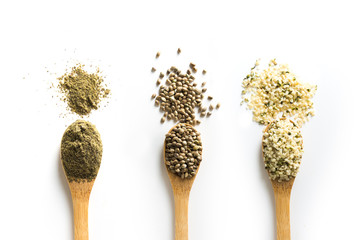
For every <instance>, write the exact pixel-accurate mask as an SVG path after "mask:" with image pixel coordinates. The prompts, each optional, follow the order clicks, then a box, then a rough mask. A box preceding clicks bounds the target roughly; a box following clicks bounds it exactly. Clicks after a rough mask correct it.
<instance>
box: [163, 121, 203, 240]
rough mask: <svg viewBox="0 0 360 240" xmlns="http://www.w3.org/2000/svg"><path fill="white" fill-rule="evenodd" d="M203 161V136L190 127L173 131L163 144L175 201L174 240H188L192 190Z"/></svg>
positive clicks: (182, 125) (187, 125)
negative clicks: (189, 207) (189, 206)
mask: <svg viewBox="0 0 360 240" xmlns="http://www.w3.org/2000/svg"><path fill="white" fill-rule="evenodd" d="M201 160H202V144H201V138H200V134H199V133H198V132H197V131H196V130H195V129H194V128H193V127H192V126H191V125H189V124H184V123H180V124H178V125H176V126H174V127H173V128H172V129H170V131H169V133H168V134H166V138H165V142H164V161H165V166H166V169H167V173H168V175H169V179H170V182H171V185H172V189H173V193H174V201H175V240H188V205H189V196H190V190H191V187H192V185H193V183H194V180H195V177H196V174H197V172H198V171H199V166H200V162H201Z"/></svg>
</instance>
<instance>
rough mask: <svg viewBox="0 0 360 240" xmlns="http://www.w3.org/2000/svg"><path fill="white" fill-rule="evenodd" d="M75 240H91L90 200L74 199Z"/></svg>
mask: <svg viewBox="0 0 360 240" xmlns="http://www.w3.org/2000/svg"><path fill="white" fill-rule="evenodd" d="M73 208H74V230H75V231H74V236H75V240H89V229H88V209H89V198H83V197H82V198H78V197H74V198H73Z"/></svg>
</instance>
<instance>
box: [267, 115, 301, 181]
mask: <svg viewBox="0 0 360 240" xmlns="http://www.w3.org/2000/svg"><path fill="white" fill-rule="evenodd" d="M262 145H263V147H262V148H263V159H264V164H265V169H266V170H267V172H268V174H269V177H270V179H271V180H277V181H279V182H282V181H289V180H290V179H292V178H295V177H296V174H297V173H298V171H299V167H300V163H301V158H302V155H303V153H304V151H303V140H302V136H301V132H300V129H299V128H298V127H297V125H296V124H295V123H294V122H291V121H290V120H289V119H285V118H282V119H279V120H275V121H273V122H272V123H270V124H269V125H268V127H267V128H266V129H265V131H264V136H263V140H262Z"/></svg>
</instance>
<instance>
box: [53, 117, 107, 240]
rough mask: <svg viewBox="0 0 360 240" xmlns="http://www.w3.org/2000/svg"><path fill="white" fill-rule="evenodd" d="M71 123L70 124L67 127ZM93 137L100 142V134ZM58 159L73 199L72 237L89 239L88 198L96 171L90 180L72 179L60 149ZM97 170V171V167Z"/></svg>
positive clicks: (79, 123) (77, 122)
mask: <svg viewBox="0 0 360 240" xmlns="http://www.w3.org/2000/svg"><path fill="white" fill-rule="evenodd" d="M83 122H84V121H79V120H78V121H76V122H75V123H73V124H78V125H79V126H80V125H81V124H83ZM73 124H72V125H73ZM72 125H70V126H69V128H70V127H71V126H72ZM85 125H87V126H88V127H92V128H93V131H95V132H97V130H96V128H95V126H93V125H92V124H90V123H86V122H85ZM69 128H68V129H69ZM67 131H68V130H66V131H65V133H64V136H65V134H67ZM72 134H74V133H72ZM97 134H98V132H97ZM94 138H98V139H97V140H98V141H100V144H101V139H100V135H99V136H94ZM63 140H64V137H63ZM63 140H62V143H61V144H63ZM93 140H94V141H95V139H93ZM94 152H95V151H92V154H93V155H95V153H94ZM65 156H66V155H64V157H65ZM100 158H101V154H100ZM60 159H61V165H62V167H63V170H64V173H65V176H66V179H67V182H68V184H69V188H70V192H71V196H72V201H73V209H74V239H75V240H89V229H88V209H89V199H90V193H91V190H92V187H93V185H94V182H95V179H96V176H97V172H96V174H95V176H94V178H93V179H92V180H91V181H88V180H87V179H76V180H79V181H72V180H70V178H69V177H68V176H67V174H66V171H65V168H64V161H63V156H62V150H61V151H60ZM99 164H100V163H99ZM85 170H86V169H85ZM85 170H84V171H85ZM97 171H99V168H98V169H97Z"/></svg>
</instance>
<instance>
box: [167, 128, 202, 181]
mask: <svg viewBox="0 0 360 240" xmlns="http://www.w3.org/2000/svg"><path fill="white" fill-rule="evenodd" d="M201 161H202V143H201V137H200V133H198V132H197V131H196V130H195V129H194V128H193V127H192V126H190V125H187V124H183V123H180V124H178V125H176V126H175V127H174V128H173V129H172V130H171V131H170V132H169V133H168V134H166V137H165V165H166V167H167V169H168V171H170V172H172V173H174V174H176V175H177V176H179V177H181V178H182V179H187V178H192V177H194V176H195V175H196V173H197V170H198V168H199V165H200V163H201Z"/></svg>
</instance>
